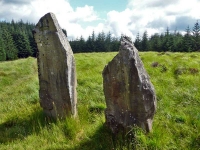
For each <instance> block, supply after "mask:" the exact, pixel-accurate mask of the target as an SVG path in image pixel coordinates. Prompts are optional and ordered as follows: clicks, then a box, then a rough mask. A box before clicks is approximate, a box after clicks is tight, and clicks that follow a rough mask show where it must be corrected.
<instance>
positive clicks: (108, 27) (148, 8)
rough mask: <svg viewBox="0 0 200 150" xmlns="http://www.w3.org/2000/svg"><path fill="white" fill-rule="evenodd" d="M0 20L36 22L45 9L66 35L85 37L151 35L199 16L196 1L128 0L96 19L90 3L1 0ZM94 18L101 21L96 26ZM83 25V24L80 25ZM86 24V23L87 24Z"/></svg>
mask: <svg viewBox="0 0 200 150" xmlns="http://www.w3.org/2000/svg"><path fill="white" fill-rule="evenodd" d="M0 8H1V9H0V20H1V19H6V20H8V21H10V20H11V19H14V20H16V21H17V20H20V19H23V20H24V21H30V22H34V23H37V22H38V20H39V19H40V18H41V17H42V16H43V15H45V14H46V13H48V12H53V13H54V14H55V15H56V17H57V19H58V21H59V23H60V25H61V27H62V28H65V29H66V30H67V32H68V36H70V37H73V38H77V37H80V35H82V36H83V37H85V38H87V37H88V36H89V35H90V34H91V33H92V31H93V30H94V31H95V32H96V33H99V32H101V31H104V32H108V31H111V33H113V34H114V35H115V36H120V35H121V34H126V35H128V36H131V37H132V38H134V37H135V36H136V35H137V33H138V32H139V33H140V34H141V35H142V33H143V32H144V31H145V30H147V32H148V34H149V35H151V34H153V33H156V32H164V31H165V30H166V28H167V27H169V29H170V30H172V31H173V30H175V28H177V29H178V30H179V31H180V30H181V31H183V30H185V28H186V27H187V25H190V27H192V26H193V25H194V23H195V21H196V20H197V19H200V13H199V8H200V1H199V0H190V1H188V0H176V1H174V0H167V1H163V0H151V1H150V0H142V1H141V0H129V1H128V4H127V8H126V9H125V10H123V11H117V10H115V9H114V8H113V9H114V10H112V11H110V12H108V13H107V18H99V17H98V15H97V14H98V12H96V11H95V10H94V7H93V6H88V5H85V6H84V7H77V8H72V6H71V5H70V1H69V0H30V1H28V0H0ZM94 21H98V22H100V21H102V22H101V23H99V24H98V25H96V26H92V25H91V24H92V23H93V22H94ZM83 24H84V26H83ZM86 25H87V26H86Z"/></svg>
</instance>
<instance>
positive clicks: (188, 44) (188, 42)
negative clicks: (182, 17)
mask: <svg viewBox="0 0 200 150" xmlns="http://www.w3.org/2000/svg"><path fill="white" fill-rule="evenodd" d="M192 42H193V39H192V35H191V30H190V27H189V26H188V27H187V28H186V34H185V35H184V37H183V45H182V50H183V51H184V52H191V51H193V48H192Z"/></svg>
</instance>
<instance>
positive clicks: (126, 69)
mask: <svg viewBox="0 0 200 150" xmlns="http://www.w3.org/2000/svg"><path fill="white" fill-rule="evenodd" d="M103 88H104V94H105V99H106V105H107V108H106V110H105V116H106V124H107V125H108V126H109V128H110V129H111V130H112V132H113V133H118V132H119V130H121V128H122V129H123V130H124V131H126V132H128V131H129V130H130V129H131V128H132V127H133V126H135V125H136V126H139V127H141V128H142V129H143V130H145V131H146V132H150V131H151V130H152V122H153V116H154V114H155V111H156V95H155V90H154V87H153V85H152V83H151V82H150V80H149V76H148V74H147V72H146V71H145V69H144V66H143V63H142V61H141V59H140V57H139V54H138V50H137V49H136V48H135V46H134V45H133V44H132V42H131V40H130V38H129V37H127V36H122V37H121V46H120V50H119V53H118V54H117V55H116V56H115V57H114V58H113V60H112V61H111V62H109V63H108V65H107V66H105V68H104V70H103Z"/></svg>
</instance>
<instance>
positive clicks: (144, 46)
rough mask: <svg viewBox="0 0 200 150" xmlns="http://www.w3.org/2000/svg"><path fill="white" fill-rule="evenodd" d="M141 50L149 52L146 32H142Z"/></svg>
mask: <svg viewBox="0 0 200 150" xmlns="http://www.w3.org/2000/svg"><path fill="white" fill-rule="evenodd" d="M141 44H142V45H141V50H142V51H148V50H149V41H148V34H147V31H144V33H143V36H142V41H141Z"/></svg>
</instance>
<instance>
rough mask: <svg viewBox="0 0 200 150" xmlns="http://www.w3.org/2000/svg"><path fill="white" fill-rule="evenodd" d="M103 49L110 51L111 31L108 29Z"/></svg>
mask: <svg viewBox="0 0 200 150" xmlns="http://www.w3.org/2000/svg"><path fill="white" fill-rule="evenodd" d="M105 51H106V52H110V51H111V33H110V31H109V32H108V34H107V35H106V39H105Z"/></svg>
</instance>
